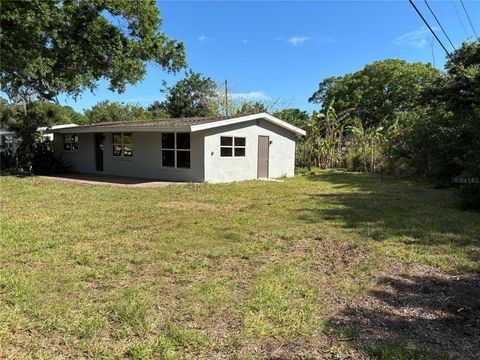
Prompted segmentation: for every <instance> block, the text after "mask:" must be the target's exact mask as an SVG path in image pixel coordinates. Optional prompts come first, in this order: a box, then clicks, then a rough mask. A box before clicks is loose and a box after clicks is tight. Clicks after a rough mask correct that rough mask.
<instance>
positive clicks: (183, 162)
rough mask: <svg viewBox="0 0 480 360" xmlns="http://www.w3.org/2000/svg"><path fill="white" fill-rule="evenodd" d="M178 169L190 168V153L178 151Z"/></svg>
mask: <svg viewBox="0 0 480 360" xmlns="http://www.w3.org/2000/svg"><path fill="white" fill-rule="evenodd" d="M177 167H179V168H189V167H190V151H177Z"/></svg>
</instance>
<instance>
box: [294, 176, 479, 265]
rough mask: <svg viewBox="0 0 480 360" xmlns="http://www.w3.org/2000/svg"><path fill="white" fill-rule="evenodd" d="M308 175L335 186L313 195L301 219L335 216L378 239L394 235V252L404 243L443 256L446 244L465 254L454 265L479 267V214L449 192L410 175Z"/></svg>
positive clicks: (337, 220) (332, 218)
mask: <svg viewBox="0 0 480 360" xmlns="http://www.w3.org/2000/svg"><path fill="white" fill-rule="evenodd" d="M306 178H307V179H308V180H309V181H322V182H327V183H330V184H331V185H332V191H331V192H330V193H313V194H310V195H309V196H310V201H307V202H306V203H305V204H306V205H305V207H304V208H303V209H300V210H299V213H298V215H297V216H298V219H299V220H301V221H305V222H310V223H318V222H321V221H331V222H333V223H334V226H340V227H343V228H347V229H351V230H354V231H355V232H358V233H360V234H362V235H364V236H366V237H368V238H370V239H373V240H374V241H377V242H383V241H386V240H389V241H392V239H393V240H394V243H391V244H390V245H391V246H395V251H396V250H397V249H399V246H400V247H401V248H402V251H404V252H408V251H410V250H409V248H411V252H412V253H416V254H420V255H423V254H427V255H429V256H430V255H431V254H434V255H433V256H437V255H438V257H439V258H440V257H441V256H443V255H444V254H442V252H443V251H444V248H445V247H447V248H448V249H449V250H448V251H451V252H452V254H455V255H458V256H461V257H464V258H465V259H466V260H465V261H464V262H463V263H459V264H456V265H455V267H454V268H452V270H455V271H461V272H472V271H478V270H480V268H479V266H478V264H479V263H480V214H479V213H475V212H466V211H460V210H459V209H458V208H457V207H456V206H455V196H454V194H453V193H452V192H451V191H448V190H436V189H432V188H429V187H427V186H425V185H424V184H422V183H416V182H415V181H413V180H411V179H410V180H409V179H398V178H388V177H387V178H386V179H385V181H383V182H381V181H380V179H379V177H377V176H373V175H369V174H352V173H342V172H325V173H321V174H318V175H306ZM392 249H393V248H392ZM450 249H451V250H450ZM439 261H440V260H439ZM441 261H447V260H445V259H443V260H441ZM433 262H435V261H433ZM447 267H448V266H447Z"/></svg>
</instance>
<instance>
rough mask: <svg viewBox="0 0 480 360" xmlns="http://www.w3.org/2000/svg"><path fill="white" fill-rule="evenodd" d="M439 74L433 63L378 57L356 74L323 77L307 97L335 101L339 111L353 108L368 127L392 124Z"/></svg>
mask: <svg viewBox="0 0 480 360" xmlns="http://www.w3.org/2000/svg"><path fill="white" fill-rule="evenodd" d="M438 75H439V71H438V70H437V69H435V68H433V67H432V66H431V65H430V64H423V63H413V64H410V63H407V62H406V61H404V60H398V59H387V60H383V61H375V62H373V63H372V64H369V65H366V66H365V68H363V69H362V70H360V71H357V72H355V73H353V74H346V75H344V76H339V77H329V78H326V79H324V80H323V81H322V82H321V83H320V85H319V88H318V90H317V91H316V92H315V93H314V94H313V95H312V96H311V97H310V99H309V100H308V101H309V102H313V103H318V104H322V106H327V105H328V104H330V103H331V102H332V101H335V109H336V110H337V111H338V112H341V111H344V110H346V109H350V108H354V109H355V111H354V113H353V114H352V115H353V116H355V117H358V118H359V119H360V120H361V121H362V123H363V125H364V126H366V127H370V126H373V127H376V126H380V125H389V124H391V123H392V122H394V121H395V120H396V119H397V117H398V116H399V114H401V113H404V112H408V111H411V110H413V109H414V108H415V107H416V106H417V105H418V99H419V96H420V93H421V90H422V88H423V87H425V86H427V85H428V84H429V83H431V82H432V80H433V79H435V78H436V77H437V76H438Z"/></svg>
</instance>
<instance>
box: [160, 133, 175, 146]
mask: <svg viewBox="0 0 480 360" xmlns="http://www.w3.org/2000/svg"><path fill="white" fill-rule="evenodd" d="M162 148H164V149H173V148H175V138H174V133H162Z"/></svg>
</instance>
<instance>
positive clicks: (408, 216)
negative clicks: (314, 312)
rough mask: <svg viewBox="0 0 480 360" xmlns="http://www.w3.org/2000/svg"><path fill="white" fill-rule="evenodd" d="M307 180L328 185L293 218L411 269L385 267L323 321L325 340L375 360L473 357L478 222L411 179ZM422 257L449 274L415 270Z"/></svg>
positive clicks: (478, 323)
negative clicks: (363, 243)
mask: <svg viewBox="0 0 480 360" xmlns="http://www.w3.org/2000/svg"><path fill="white" fill-rule="evenodd" d="M306 178H307V179H308V180H310V181H319V182H324V183H328V184H329V186H327V187H326V188H325V190H324V191H325V192H326V193H322V192H317V193H314V192H312V193H311V194H310V195H309V196H310V199H309V200H308V201H306V202H305V206H304V208H303V209H300V210H299V213H298V218H299V220H301V221H305V222H310V223H319V222H322V221H325V222H331V223H332V225H333V226H337V227H341V228H344V229H348V230H351V231H352V232H353V233H358V234H361V235H362V236H363V237H364V238H368V239H371V240H373V241H374V244H379V245H380V246H381V248H380V249H388V251H387V253H388V254H389V255H392V256H394V257H400V258H402V259H406V260H408V262H409V263H411V264H410V265H405V264H402V263H398V262H395V261H392V262H391V263H390V262H389V264H388V265H386V266H385V268H384V269H383V270H381V273H379V275H378V276H379V277H378V279H377V281H376V284H375V285H374V286H372V287H371V289H370V291H369V292H367V293H366V294H365V295H363V296H360V297H358V298H355V299H353V300H352V301H350V303H349V305H348V306H346V307H345V308H344V309H340V310H339V312H338V313H337V314H336V315H334V316H332V317H331V318H330V319H329V321H328V326H329V327H330V329H331V331H332V334H334V335H335V337H336V338H337V339H342V340H344V342H342V343H345V344H347V345H348V347H350V348H354V349H356V350H358V351H361V352H365V351H366V352H367V355H368V357H371V358H377V359H441V358H455V359H457V358H458V359H478V358H480V277H479V270H480V268H479V262H480V214H478V213H474V212H464V211H460V210H459V209H458V208H457V207H456V206H455V197H454V194H453V193H452V192H450V191H448V190H435V189H431V188H429V187H427V186H425V185H424V184H422V183H416V182H415V181H414V180H411V179H396V178H386V179H385V181H384V182H381V181H380V179H379V178H377V177H374V176H371V175H366V174H349V173H341V172H325V173H321V174H318V175H307V176H306ZM398 253H401V254H403V256H404V257H402V256H400V255H398ZM449 256H450V257H449ZM426 258H428V259H429V261H427V263H430V264H432V265H439V264H440V265H441V266H439V267H441V268H444V269H448V270H450V275H448V274H447V272H446V271H443V270H434V269H433V268H427V267H424V266H420V265H416V264H415V263H424V261H423V260H425V259H426ZM419 259H421V260H422V261H418V260H419ZM451 259H456V261H455V262H454V261H452V262H451V263H449V262H448V261H450V260H451ZM451 273H463V275H462V276H453V275H451Z"/></svg>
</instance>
